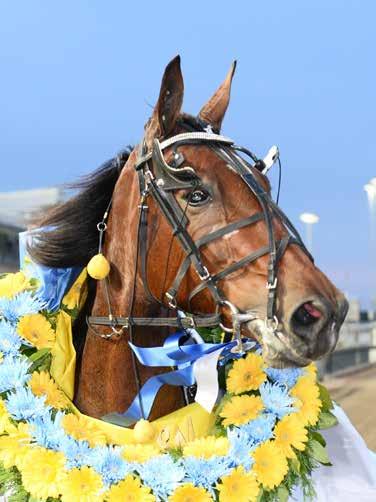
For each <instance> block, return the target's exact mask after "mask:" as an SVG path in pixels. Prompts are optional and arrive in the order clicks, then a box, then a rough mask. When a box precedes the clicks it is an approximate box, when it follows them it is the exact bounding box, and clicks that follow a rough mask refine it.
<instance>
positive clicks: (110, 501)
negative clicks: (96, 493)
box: [104, 475, 155, 502]
mask: <svg viewBox="0 0 376 502" xmlns="http://www.w3.org/2000/svg"><path fill="white" fill-rule="evenodd" d="M150 491H151V490H150V488H148V487H147V486H143V485H141V482H140V480H139V478H135V477H133V476H131V475H128V476H126V477H125V478H124V479H123V480H122V481H120V483H118V484H117V485H113V486H111V488H110V489H109V490H108V491H107V492H106V493H105V494H104V497H105V499H106V502H154V501H155V497H154V495H153V494H152V493H150Z"/></svg>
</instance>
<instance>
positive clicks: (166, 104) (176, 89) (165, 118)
mask: <svg viewBox="0 0 376 502" xmlns="http://www.w3.org/2000/svg"><path fill="white" fill-rule="evenodd" d="M183 95H184V82H183V75H182V72H181V68H180V56H176V57H174V59H173V60H172V61H170V62H169V63H168V65H167V66H166V69H165V71H164V74H163V78H162V83H161V90H160V91H159V98H158V101H157V104H156V106H155V108H154V111H153V115H152V116H151V118H150V120H149V122H148V123H147V124H146V127H145V138H146V142H147V143H148V144H149V145H150V144H151V142H152V140H153V138H155V137H165V136H167V135H168V134H169V133H171V131H172V130H173V129H174V127H175V124H176V120H177V118H178V117H179V114H180V110H181V106H182V103H183Z"/></svg>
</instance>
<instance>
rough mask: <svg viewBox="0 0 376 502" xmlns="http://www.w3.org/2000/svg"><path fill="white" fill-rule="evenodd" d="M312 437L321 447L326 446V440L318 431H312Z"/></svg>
mask: <svg viewBox="0 0 376 502" xmlns="http://www.w3.org/2000/svg"><path fill="white" fill-rule="evenodd" d="M309 435H310V437H311V438H312V439H314V440H315V441H317V442H318V443H320V444H321V446H326V441H325V439H324V438H323V436H322V435H321V434H320V433H319V432H316V431H312V432H310V433H309Z"/></svg>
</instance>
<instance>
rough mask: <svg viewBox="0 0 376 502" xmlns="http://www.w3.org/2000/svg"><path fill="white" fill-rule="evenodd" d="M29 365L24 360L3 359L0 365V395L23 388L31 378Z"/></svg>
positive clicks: (9, 357)
mask: <svg viewBox="0 0 376 502" xmlns="http://www.w3.org/2000/svg"><path fill="white" fill-rule="evenodd" d="M30 366H31V363H29V361H28V360H27V359H26V358H24V357H23V358H17V357H12V356H7V357H4V359H3V361H2V363H1V364H0V393H1V392H7V391H8V390H12V389H19V388H21V387H23V386H24V385H25V384H26V382H27V381H28V380H29V379H30V378H31V375H30V374H29V373H28V370H29V368H30Z"/></svg>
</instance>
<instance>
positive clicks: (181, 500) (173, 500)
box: [168, 483, 213, 502]
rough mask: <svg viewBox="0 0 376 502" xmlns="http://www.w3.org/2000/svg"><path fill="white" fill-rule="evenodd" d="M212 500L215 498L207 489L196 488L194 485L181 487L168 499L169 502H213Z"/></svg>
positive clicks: (189, 484)
mask: <svg viewBox="0 0 376 502" xmlns="http://www.w3.org/2000/svg"><path fill="white" fill-rule="evenodd" d="M212 500H213V498H212V497H211V495H210V494H209V493H208V492H207V491H206V490H205V488H200V487H197V486H194V485H193V484H192V483H185V484H184V485H181V486H179V488H176V490H175V491H174V493H173V494H172V495H170V497H168V502H211V501H212Z"/></svg>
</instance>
